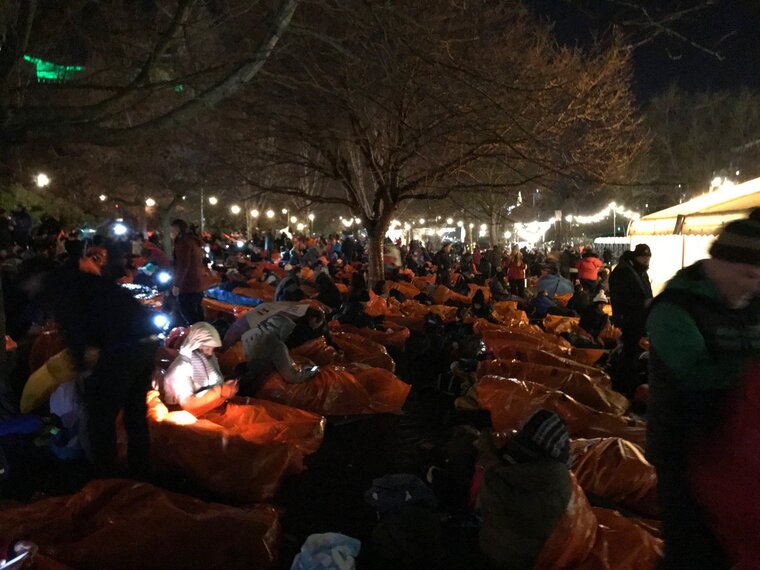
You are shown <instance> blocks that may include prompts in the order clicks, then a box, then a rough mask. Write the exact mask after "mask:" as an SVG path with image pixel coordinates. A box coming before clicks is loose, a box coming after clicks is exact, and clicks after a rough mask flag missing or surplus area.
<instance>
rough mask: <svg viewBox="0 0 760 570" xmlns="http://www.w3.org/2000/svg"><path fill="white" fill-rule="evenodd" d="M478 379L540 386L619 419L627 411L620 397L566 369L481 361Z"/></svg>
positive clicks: (508, 361) (626, 406)
mask: <svg viewBox="0 0 760 570" xmlns="http://www.w3.org/2000/svg"><path fill="white" fill-rule="evenodd" d="M477 375H478V378H482V377H483V376H489V375H493V376H503V377H505V378H515V379H517V380H525V381H527V382H533V383H535V384H541V385H542V386H546V387H548V388H552V389H554V390H559V391H560V392H564V393H565V394H568V395H569V396H572V397H573V398H575V399H576V400H578V401H579V402H580V403H581V404H585V405H587V406H589V407H591V408H593V409H595V410H599V411H601V412H606V413H609V414H613V415H622V414H624V413H625V412H626V411H627V410H628V408H629V407H630V402H629V401H628V399H627V398H626V397H625V396H623V395H622V394H620V393H618V392H615V391H613V390H611V389H610V388H607V387H605V386H600V385H599V384H597V383H596V382H594V381H593V380H592V379H591V378H589V377H588V376H586V375H585V374H581V373H580V372H575V371H573V370H568V369H567V368H561V367H557V366H549V365H546V364H534V363H530V362H520V361H519V360H484V361H482V362H480V364H479V365H478V371H477Z"/></svg>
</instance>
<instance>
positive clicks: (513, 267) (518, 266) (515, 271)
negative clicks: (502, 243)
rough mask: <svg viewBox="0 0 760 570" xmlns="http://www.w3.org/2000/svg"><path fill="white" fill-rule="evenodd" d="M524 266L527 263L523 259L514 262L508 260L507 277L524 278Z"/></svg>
mask: <svg viewBox="0 0 760 570" xmlns="http://www.w3.org/2000/svg"><path fill="white" fill-rule="evenodd" d="M526 268H527V265H525V262H524V261H521V262H520V263H515V262H514V261H511V260H510V261H509V263H508V264H507V279H525V269H526Z"/></svg>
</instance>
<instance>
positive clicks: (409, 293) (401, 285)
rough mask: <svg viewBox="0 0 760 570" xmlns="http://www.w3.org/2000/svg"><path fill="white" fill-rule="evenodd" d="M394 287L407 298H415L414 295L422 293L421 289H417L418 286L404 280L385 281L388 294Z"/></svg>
mask: <svg viewBox="0 0 760 570" xmlns="http://www.w3.org/2000/svg"><path fill="white" fill-rule="evenodd" d="M392 289H395V290H396V291H398V292H399V293H401V294H402V295H404V297H406V298H407V299H413V298H414V297H416V296H417V295H419V294H420V291H419V289H417V287H415V286H414V285H412V284H411V283H405V282H402V281H386V282H385V292H386V294H387V293H388V292H389V291H391V290H392Z"/></svg>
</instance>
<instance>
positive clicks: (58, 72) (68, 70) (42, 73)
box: [24, 55, 84, 81]
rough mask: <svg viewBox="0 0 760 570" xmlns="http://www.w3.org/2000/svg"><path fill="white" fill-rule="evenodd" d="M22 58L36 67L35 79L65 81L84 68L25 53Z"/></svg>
mask: <svg viewBox="0 0 760 570" xmlns="http://www.w3.org/2000/svg"><path fill="white" fill-rule="evenodd" d="M24 60H26V61H28V62H29V63H31V64H32V65H34V66H35V67H36V69H37V81H66V80H67V79H69V78H70V77H71V75H73V74H74V73H77V72H78V71H82V70H84V67H82V66H81V65H60V64H57V63H53V62H52V61H45V60H44V59H40V58H38V57H32V56H30V55H25V56H24Z"/></svg>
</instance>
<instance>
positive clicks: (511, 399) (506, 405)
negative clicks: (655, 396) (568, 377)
mask: <svg viewBox="0 0 760 570" xmlns="http://www.w3.org/2000/svg"><path fill="white" fill-rule="evenodd" d="M470 390H471V391H474V397H475V399H476V400H477V402H478V403H479V405H480V407H481V408H485V409H487V410H488V411H490V412H491V421H492V423H493V429H494V431H499V432H509V431H512V430H514V429H517V427H519V425H520V422H521V421H523V420H524V419H526V418H528V417H530V415H531V414H533V413H534V412H536V411H538V410H539V409H541V408H545V409H547V410H550V411H552V412H555V413H556V414H558V415H559V416H560V417H561V418H562V419H563V420H564V421H565V424H567V431H568V432H569V433H570V435H571V436H572V437H586V438H595V437H620V438H623V439H626V440H628V441H631V442H633V443H636V444H637V445H641V446H644V445H645V442H646V426H645V424H644V423H643V422H641V421H637V420H633V419H631V418H627V417H621V416H613V415H611V414H605V413H603V412H599V411H596V410H593V409H591V408H589V407H588V406H584V405H583V404H581V403H579V402H577V401H576V400H574V399H573V398H571V397H570V396H568V395H567V394H563V393H562V392H559V391H557V390H552V389H550V388H545V387H544V386H541V385H539V384H534V383H532V382H522V381H520V380H513V379H509V378H502V377H499V376H484V377H483V378H481V379H480V380H478V382H477V384H475V386H473V387H472V388H471V389H470Z"/></svg>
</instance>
